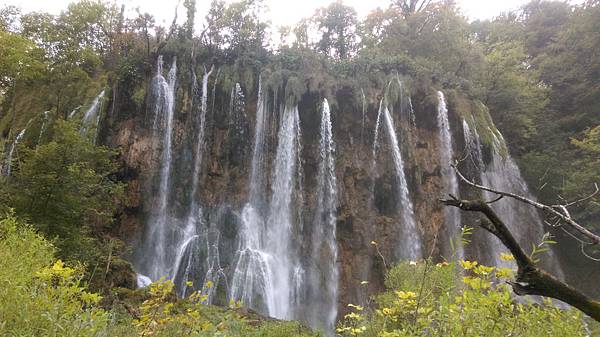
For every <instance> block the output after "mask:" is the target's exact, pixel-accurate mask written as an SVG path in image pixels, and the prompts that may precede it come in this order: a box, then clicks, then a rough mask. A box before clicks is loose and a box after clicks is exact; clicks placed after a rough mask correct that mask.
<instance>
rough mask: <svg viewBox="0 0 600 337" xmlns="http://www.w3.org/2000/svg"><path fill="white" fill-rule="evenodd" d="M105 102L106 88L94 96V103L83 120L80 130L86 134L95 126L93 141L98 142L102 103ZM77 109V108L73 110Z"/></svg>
mask: <svg viewBox="0 0 600 337" xmlns="http://www.w3.org/2000/svg"><path fill="white" fill-rule="evenodd" d="M103 102H104V90H102V91H101V92H100V94H98V96H96V98H94V101H93V102H92V105H91V106H90V107H89V108H88V109H87V111H86V112H85V114H84V115H83V119H82V120H81V128H80V130H79V132H80V133H81V135H83V136H86V135H87V134H88V132H89V130H90V129H92V128H94V129H95V131H94V137H93V139H92V141H93V142H94V144H95V143H96V135H97V134H98V129H97V128H98V124H99V123H100V112H101V111H102V103H103ZM73 111H75V110H73Z"/></svg>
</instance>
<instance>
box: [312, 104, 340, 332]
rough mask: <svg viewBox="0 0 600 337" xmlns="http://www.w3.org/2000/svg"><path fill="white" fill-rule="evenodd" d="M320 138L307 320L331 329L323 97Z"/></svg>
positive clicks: (332, 236) (331, 251)
mask: <svg viewBox="0 0 600 337" xmlns="http://www.w3.org/2000/svg"><path fill="white" fill-rule="evenodd" d="M320 135H321V138H320V142H319V169H318V176H317V190H316V195H317V198H316V204H315V217H314V220H313V226H312V237H311V238H312V240H311V243H312V255H311V261H310V262H311V265H310V268H309V272H310V279H309V282H308V284H307V286H308V289H309V290H308V293H309V300H308V305H309V306H310V307H309V309H308V312H309V315H308V316H309V317H308V322H309V324H310V325H311V326H312V327H317V328H320V329H322V330H324V331H333V329H334V328H335V321H336V317H337V293H338V282H339V280H338V266H337V242H336V216H337V214H336V208H337V202H338V200H337V181H336V176H335V143H334V140H333V133H332V127H331V114H330V110H329V103H328V102H327V99H325V100H323V108H322V112H321V127H320Z"/></svg>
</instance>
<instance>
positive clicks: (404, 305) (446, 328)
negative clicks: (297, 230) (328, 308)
mask: <svg viewBox="0 0 600 337" xmlns="http://www.w3.org/2000/svg"><path fill="white" fill-rule="evenodd" d="M502 258H503V259H505V260H507V261H511V260H512V255H510V254H503V256H502ZM512 278H513V271H512V269H510V268H495V267H488V266H483V265H480V264H478V263H477V262H475V261H461V262H460V263H438V264H433V263H431V262H430V261H425V262H419V263H415V262H406V263H402V264H400V265H398V266H395V267H394V268H392V270H390V272H389V273H388V275H387V277H386V287H387V288H388V291H386V292H385V293H383V294H381V295H378V296H376V297H375V301H374V303H373V304H372V305H370V306H369V307H363V306H358V305H350V308H351V312H350V313H348V314H346V315H345V317H344V320H343V323H342V324H341V326H340V327H339V328H338V329H337V331H338V332H339V333H340V334H342V335H343V336H382V337H402V336H405V337H408V336H490V337H493V336H521V337H528V336H531V337H542V336H548V337H552V336H573V337H576V336H581V337H583V336H588V331H587V329H588V327H587V326H586V325H585V321H584V319H583V316H582V314H581V313H580V312H578V311H577V310H574V309H568V310H561V309H559V308H558V307H557V306H555V305H553V304H552V303H551V302H550V301H549V300H543V301H542V300H540V299H531V298H529V299H518V300H515V299H514V298H513V297H512V295H511V290H510V287H509V286H508V285H506V284H505V282H507V281H509V280H511V279H512ZM538 302H541V303H538Z"/></svg>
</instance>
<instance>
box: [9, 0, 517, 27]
mask: <svg viewBox="0 0 600 337" xmlns="http://www.w3.org/2000/svg"><path fill="white" fill-rule="evenodd" d="M227 1H228V2H233V0H227ZM332 1H333V0H292V1H289V0H266V3H267V5H268V7H269V8H270V15H269V19H270V20H271V22H272V23H273V25H275V26H282V25H293V24H294V23H296V22H297V21H298V20H300V19H302V18H304V17H308V16H311V15H312V14H313V13H314V11H315V9H317V8H319V7H323V6H326V5H328V4H329V3H331V2H332ZM1 2H2V3H5V4H10V5H16V6H19V7H21V8H22V9H24V10H25V11H33V10H36V11H38V10H42V11H47V12H50V13H53V14H58V13H60V11H61V10H63V9H65V8H66V7H67V4H69V3H70V2H72V1H71V0H2V1H1ZM114 2H115V3H117V4H118V5H119V6H120V4H122V3H124V4H125V6H126V8H128V9H129V10H132V9H134V8H136V7H140V9H141V10H142V11H144V12H148V13H150V14H152V15H154V16H155V18H156V19H157V22H158V23H163V22H164V23H170V21H171V20H172V19H173V13H174V7H175V4H176V3H177V0H158V1H156V0H114ZM196 2H197V5H196V6H197V14H196V17H202V18H203V17H204V16H205V14H206V11H207V10H208V7H209V5H210V2H211V1H210V0H197V1H196ZM526 2H527V0H457V3H458V4H459V6H460V8H461V9H462V11H463V13H464V14H465V15H466V16H468V17H469V18H470V19H491V18H493V17H495V16H497V15H498V14H500V13H502V12H505V11H508V10H511V9H516V8H518V7H519V6H521V5H522V4H524V3H526ZM182 3H183V1H182ZM344 3H345V4H347V5H350V6H352V7H354V8H355V9H356V11H357V12H358V15H359V16H360V17H361V18H362V17H364V16H366V15H367V14H368V13H369V12H370V11H371V10H372V9H374V8H377V7H382V8H384V7H387V6H388V4H389V3H390V0H345V1H344ZM179 16H180V18H184V17H185V14H184V13H183V9H180V15H179Z"/></svg>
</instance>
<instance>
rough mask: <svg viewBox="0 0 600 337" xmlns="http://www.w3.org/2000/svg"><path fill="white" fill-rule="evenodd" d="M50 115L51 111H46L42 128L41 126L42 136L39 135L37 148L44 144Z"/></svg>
mask: <svg viewBox="0 0 600 337" xmlns="http://www.w3.org/2000/svg"><path fill="white" fill-rule="evenodd" d="M49 113H50V111H44V117H43V120H42V126H40V134H39V135H38V139H37V146H39V145H41V143H42V136H43V135H44V133H45V132H46V124H47V123H48V114H49Z"/></svg>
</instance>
